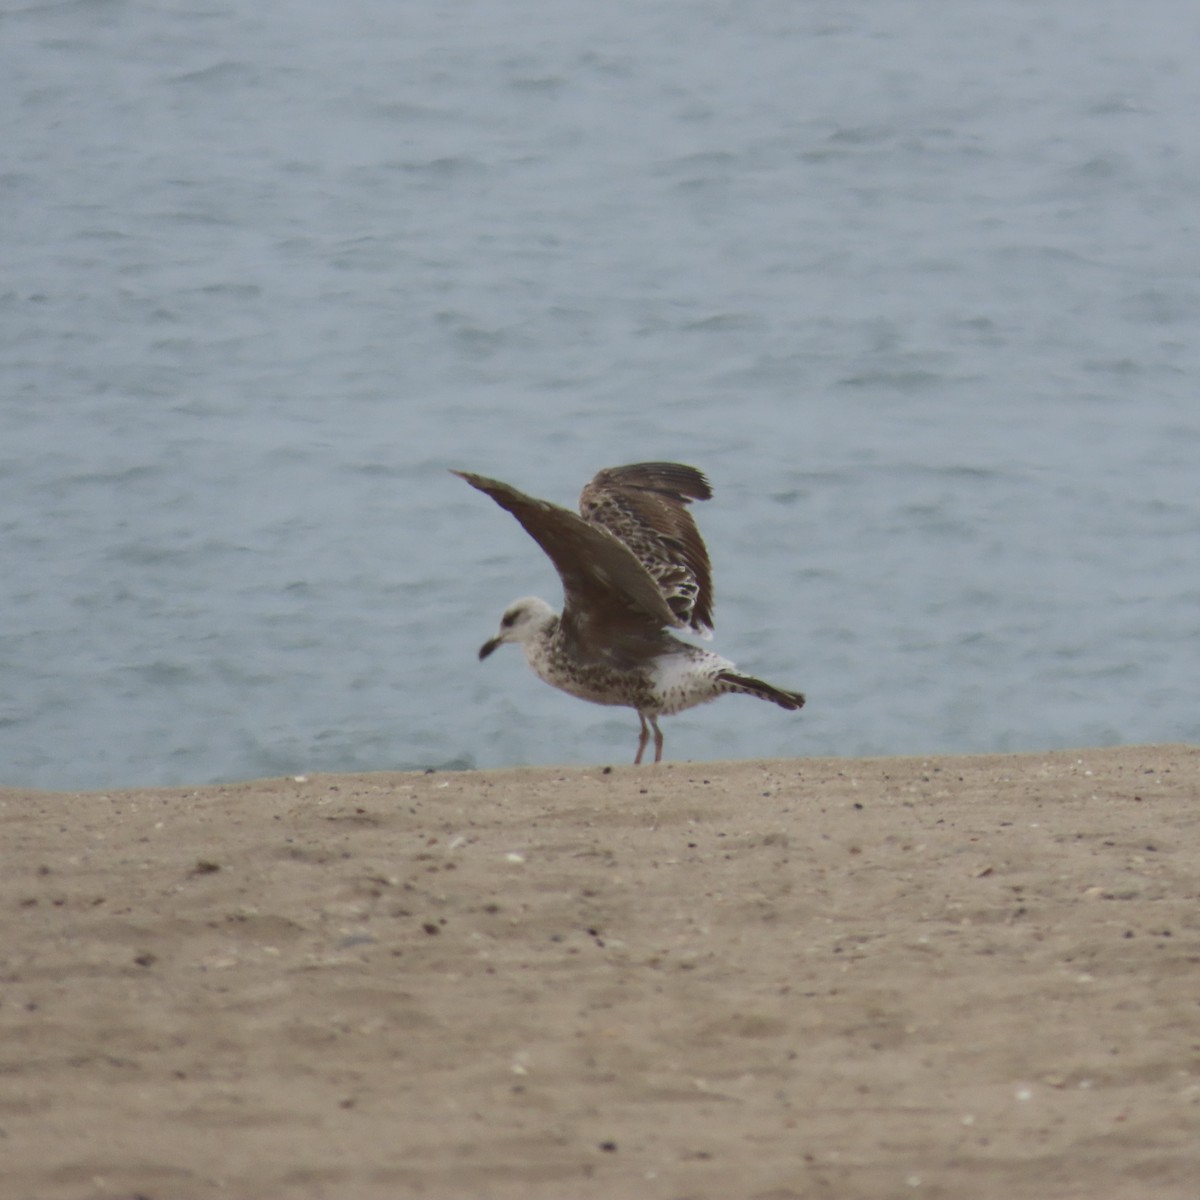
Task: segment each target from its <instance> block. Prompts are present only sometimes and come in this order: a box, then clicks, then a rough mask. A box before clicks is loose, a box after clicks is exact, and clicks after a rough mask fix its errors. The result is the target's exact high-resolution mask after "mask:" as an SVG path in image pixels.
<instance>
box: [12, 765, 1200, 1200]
mask: <svg viewBox="0 0 1200 1200" xmlns="http://www.w3.org/2000/svg"><path fill="white" fill-rule="evenodd" d="M1198 805H1200V749H1197V748H1194V747H1184V746H1135V747H1124V748H1120V749H1105V750H1078V751H1070V752H1056V753H1037V754H1028V755H1012V756H973V757H954V758H951V757H945V758H911V759H870V760H862V759H853V760H852V759H822V760H814V759H795V760H777V761H771V762H739V763H680V762H675V763H666V764H663V765H662V766H661V767H658V768H641V769H636V768H632V767H628V766H619V767H613V768H611V769H610V768H604V767H597V768H594V769H575V768H571V769H553V768H550V769H527V770H526V769H522V770H505V771H481V772H470V773H463V774H416V775H413V774H394V775H393V774H389V775H362V776H313V777H310V778H306V779H296V780H293V779H274V780H263V781H257V782H253V783H245V784H236V785H229V786H213V787H204V788H198V789H172V790H139V791H131V792H120V793H115V792H114V793H79V794H57V793H56V794H50V793H45V792H31V791H26V790H21V789H7V790H3V791H0V829H2V831H3V834H2V839H0V844H2V848H3V872H2V873H0V905H2V909H3V914H4V916H3V943H2V949H0V957H2V975H3V984H2V988H0V1028H2V1031H3V1032H2V1049H0V1162H2V1164H3V1165H2V1168H0V1173H2V1175H3V1178H4V1180H5V1184H4V1195H5V1197H9V1198H13V1200H17V1198H20V1200H60V1198H61V1200H68V1198H69V1200H80V1198H84V1197H86V1198H89V1200H90V1198H94V1197H97V1198H98V1197H122V1198H127V1200H132V1198H133V1197H144V1198H148V1200H190V1198H192V1197H196V1198H206V1197H218V1196H219V1197H245V1198H248V1200H262V1198H293V1197H295V1198H300V1197H304V1198H316V1197H328V1198H330V1200H333V1198H337V1200H356V1198H360V1197H362V1198H370V1200H374V1198H380V1200H383V1198H385V1197H386V1198H389V1200H391V1198H396V1197H409V1196H414V1197H433V1198H441V1197H446V1198H464V1200H470V1198H478V1200H487V1198H493V1197H494V1198H497V1200H509V1198H511V1200H516V1198H527V1197H534V1198H539V1200H540V1198H547V1200H549V1198H556V1200H558V1198H562V1200H571V1198H575V1197H578V1198H580V1200H590V1198H606V1200H611V1198H614V1197H616V1198H621V1197H639V1198H641V1197H646V1198H651V1200H658V1198H661V1200H730V1198H742V1197H745V1198H754V1200H790V1198H793V1197H795V1198H801V1197H802V1198H806V1200H807V1198H810V1197H812V1198H826V1197H827V1198H829V1200H835V1198H836V1200H854V1198H858V1197H863V1198H866V1197H872V1198H875V1197H879V1198H882V1197H897V1196H914V1197H939V1198H943V1197H944V1198H946V1200H951V1198H953V1200H962V1198H963V1197H972V1198H973V1200H989V1198H992V1197H995V1198H997V1200H999V1198H1001V1197H1003V1198H1004V1200H1014V1198H1016V1197H1028V1198H1030V1200H1034V1198H1037V1200H1047V1198H1049V1197H1068V1196H1070V1197H1088V1198H1089V1200H1095V1198H1125V1197H1128V1198H1129V1200H1133V1198H1134V1197H1137V1198H1139V1200H1140V1198H1143V1197H1146V1196H1150V1195H1153V1196H1155V1197H1156V1198H1158V1200H1163V1198H1169V1200H1175V1198H1178V1200H1197V1198H1198V1197H1200V903H1198V899H1200V808H1198Z"/></svg>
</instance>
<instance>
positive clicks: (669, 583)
mask: <svg viewBox="0 0 1200 1200" xmlns="http://www.w3.org/2000/svg"><path fill="white" fill-rule="evenodd" d="M454 473H455V474H456V475H459V476H461V478H463V479H465V480H466V481H467V482H468V483H469V484H471V486H472V487H475V488H478V489H479V490H480V491H481V492H484V493H486V494H487V495H489V496H491V497H492V499H493V500H495V501H496V503H497V504H499V505H500V506H501V508H504V509H507V510H508V511H509V512H510V513H512V515H513V516H514V517H516V518H517V520H518V521H520V522H521V524H522V525H523V526H524V527H525V530H526V531H527V532H528V533H529V534H530V536H531V537H533V539H534V540H535V541H536V542H537V543H538V544H539V545H540V546H541V547H542V549H543V550H545V552H546V553H547V555H549V557H550V559H551V561H552V562H553V563H554V565H555V567H556V568H557V570H558V573H559V576H560V577H561V579H562V582H563V594H564V603H563V611H562V613H561V615H560V614H558V613H556V612H555V611H554V610H553V609H552V608H551V607H550V605H549V604H547V603H546V602H545V601H544V600H540V599H538V598H537V597H534V596H529V597H525V598H523V599H521V600H516V601H514V602H513V603H512V604H510V605H509V607H508V608H507V610H506V611H505V613H504V615H503V617H502V618H501V622H500V631H499V632H498V633H497V635H496V636H495V637H494V638H491V639H490V640H489V641H487V642H485V643H484V645H483V646H482V647H481V649H480V651H479V657H480V658H486V657H487V656H488V655H489V654H491V652H492V651H493V650H494V649H495V648H496V647H497V646H499V645H501V644H502V643H504V642H516V643H518V644H519V645H520V646H521V647H522V649H523V650H524V652H525V658H526V661H527V662H528V663H529V666H530V667H531V668H532V669H533V671H534V672H535V673H536V674H537V675H538V676H539V677H540V678H541V679H543V680H545V682H547V683H549V684H550V685H551V686H552V687H556V688H559V689H560V690H561V691H564V692H567V693H569V694H570V695H572V696H578V697H579V698H580V699H583V700H590V701H591V702H592V703H594V704H607V705H622V706H627V707H629V708H632V709H634V710H635V711H636V712H637V714H638V717H639V719H640V721H641V735H640V738H639V741H638V750H637V756H636V757H635V758H634V762H635V763H640V762H641V761H642V755H643V754H644V753H645V749H646V745H647V742H648V741H649V738H650V734H651V731H653V734H654V751H655V754H654V761H655V762H659V761H661V759H662V747H663V736H662V731H661V730H660V729H659V727H658V717H660V716H664V715H668V716H669V715H671V714H673V713H677V712H682V711H683V710H684V709H686V708H692V707H694V706H695V705H697V704H706V703H708V701H710V700H715V699H716V698H717V697H718V696H723V695H726V694H728V693H740V694H742V695H748V696H757V697H758V698H759V699H762V700H770V701H771V702H772V703H774V704H778V705H779V706H780V707H781V708H785V709H788V710H795V709H798V708H801V707H802V706H803V704H804V696H803V695H802V694H801V693H799V692H790V691H785V690H783V689H781V688H777V687H775V686H773V685H772V684H769V683H765V682H764V681H763V680H761V679H755V678H754V677H752V676H749V675H744V674H742V673H741V672H740V671H739V670H738V669H737V667H736V666H735V665H734V664H733V663H732V662H730V661H729V660H728V659H726V658H722V657H721V656H720V655H718V654H714V653H713V652H712V651H710V650H705V649H703V648H701V647H699V646H694V645H692V644H691V643H689V642H684V641H682V640H680V639H679V638H677V637H675V636H674V635H673V634H672V633H670V632H669V630H670V629H686V630H689V631H690V632H693V633H698V634H700V635H701V636H704V637H707V636H709V635H710V634H711V631H712V605H713V595H712V579H711V569H710V566H709V560H708V551H707V549H706V548H705V545H704V542H703V540H702V538H701V537H700V533H699V530H698V529H697V528H696V524H695V521H694V520H693V519H692V515H691V513H690V512H688V509H687V505H688V504H689V503H690V502H691V501H692V500H707V499H709V498H710V497H711V495H712V491H711V489H710V488H709V485H708V480H706V479H705V478H704V476H703V475H702V474H701V473H700V472H699V471H697V470H696V469H695V468H694V467H688V466H684V465H683V464H681V463H633V464H631V465H629V466H625V467H610V468H607V469H606V470H603V471H600V472H599V473H598V474H597V475H596V477H595V478H594V479H593V480H592V481H591V482H590V483H589V484H588V485H587V486H586V487H585V488H584V489H583V492H582V494H581V495H580V513H581V515H580V516H576V515H575V514H574V513H572V512H570V511H569V510H568V509H565V508H560V507H559V506H558V505H555V504H550V503H549V502H547V501H545V500H536V499H534V498H533V497H531V496H526V495H525V494H524V493H522V492H519V491H517V490H516V489H515V488H513V487H510V486H509V485H508V484H505V483H501V482H499V481H498V480H495V479H487V478H485V477H484V476H481V475H472V474H469V473H467V472H463V471H456V472H454Z"/></svg>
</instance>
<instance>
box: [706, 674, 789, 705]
mask: <svg viewBox="0 0 1200 1200" xmlns="http://www.w3.org/2000/svg"><path fill="white" fill-rule="evenodd" d="M717 678H718V679H719V680H720V681H721V682H722V683H724V684H728V685H729V690H730V691H731V692H741V693H742V695H743V696H757V697H758V698H759V699H760V700H770V701H771V703H772V704H778V705H779V707H780V708H786V709H787V710H788V712H795V711H796V709H798V708H803V707H804V693H803V692H785V691H784V690H783V689H782V688H777V687H775V686H774V685H773V684H770V683H764V682H763V681H762V680H761V679H755V678H754V677H753V676H751V675H739V674H737V672H736V671H722V672H721V673H720V674H719V675H718V676H717Z"/></svg>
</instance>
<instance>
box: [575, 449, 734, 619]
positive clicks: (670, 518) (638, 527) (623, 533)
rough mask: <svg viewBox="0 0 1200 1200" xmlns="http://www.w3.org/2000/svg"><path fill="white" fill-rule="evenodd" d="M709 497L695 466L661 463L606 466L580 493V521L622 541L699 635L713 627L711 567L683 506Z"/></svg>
mask: <svg viewBox="0 0 1200 1200" xmlns="http://www.w3.org/2000/svg"><path fill="white" fill-rule="evenodd" d="M711 497H712V488H711V487H709V484H708V480H707V479H705V478H704V476H703V475H702V474H701V473H700V472H699V471H697V470H696V468H695V467H688V466H684V465H683V464H682V463H662V462H650V463H631V464H630V465H629V466H626V467H609V468H607V469H606V470H603V471H600V472H599V473H598V474H597V475H596V477H595V479H593V480H592V481H591V483H589V484H588V485H587V487H585V488H584V489H583V492H582V494H581V495H580V497H579V511H580V512H581V513H582V514H583V517H584V519H585V520H586V521H588V522H589V523H591V524H593V525H598V526H599V527H600V528H602V529H606V530H608V532H609V533H611V534H612V535H613V536H614V537H616V538H619V539H620V540H621V541H622V542H624V543H625V545H626V546H628V547H629V549H630V550H632V551H633V553H634V554H635V555H636V556H637V558H638V560H639V561H640V562H641V564H642V565H643V566H644V567H645V568H646V570H647V571H648V572H649V573H650V575H651V576H652V577H653V578H654V580H655V582H656V583H657V584H658V587H659V590H660V591H661V592H662V595H663V599H664V600H665V601H666V602H667V604H668V605H669V606H670V609H671V611H672V612H673V613H674V614H675V617H676V619H677V620H678V622H679V624H680V626H681V627H683V628H685V629H692V630H694V631H695V632H696V633H699V634H702V635H708V634H709V633H711V632H712V627H713V611H712V610H713V592H712V567H711V565H710V564H709V561H708V550H707V548H706V547H705V545H704V540H703V538H701V536H700V531H699V530H698V529H697V528H696V522H695V521H694V520H693V518H692V514H691V513H690V512H689V511H688V508H687V506H688V505H689V504H690V503H691V502H692V501H693V500H708V499H710V498H711Z"/></svg>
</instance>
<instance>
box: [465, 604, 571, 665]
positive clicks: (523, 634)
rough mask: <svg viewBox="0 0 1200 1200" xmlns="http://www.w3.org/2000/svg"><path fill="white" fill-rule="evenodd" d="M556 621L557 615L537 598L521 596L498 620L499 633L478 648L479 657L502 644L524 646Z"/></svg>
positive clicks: (484, 656) (483, 656)
mask: <svg viewBox="0 0 1200 1200" xmlns="http://www.w3.org/2000/svg"><path fill="white" fill-rule="evenodd" d="M556 620H558V613H556V612H555V611H554V609H552V608H551V607H550V605H548V604H547V603H546V602H545V600H539V599H538V598H537V596H522V597H521V599H520V600H514V601H513V602H512V603H511V604H510V605H509V606H508V607H507V608H506V609H505V610H504V616H502V617H501V618H500V632H499V633H497V634H496V636H495V637H494V638H491V639H490V640H489V641H486V642H484V643H483V645H482V646H480V647H479V657H480V658H481V659H482V658H487V656H488V655H489V654H491V652H492V651H493V650H495V648H496V647H497V646H499V645H502V644H503V643H504V642H518V643H520V644H521V645H526V644H528V643H529V642H532V641H534V640H535V639H536V638H538V637H540V636H541V635H542V634H543V633H544V632H545V631H546V630H547V629H548V628H549V626H551V625H552V624H553V623H554V622H555V621H556Z"/></svg>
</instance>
